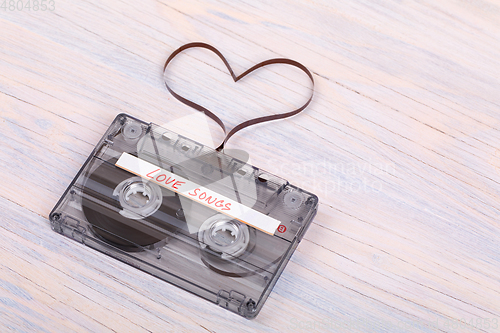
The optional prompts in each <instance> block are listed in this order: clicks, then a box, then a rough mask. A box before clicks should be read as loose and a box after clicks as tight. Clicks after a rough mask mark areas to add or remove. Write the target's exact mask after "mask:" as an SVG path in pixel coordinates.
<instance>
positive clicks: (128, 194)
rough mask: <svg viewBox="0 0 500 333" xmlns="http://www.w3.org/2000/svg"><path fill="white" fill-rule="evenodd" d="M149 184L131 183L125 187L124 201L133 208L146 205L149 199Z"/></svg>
mask: <svg viewBox="0 0 500 333" xmlns="http://www.w3.org/2000/svg"><path fill="white" fill-rule="evenodd" d="M148 187H149V186H144V184H143V183H132V184H130V185H129V186H127V187H126V188H125V201H126V202H127V203H128V204H129V205H130V206H131V207H134V208H141V207H144V206H146V205H147V204H148V203H149V201H150V200H151V191H150V189H149V188H148Z"/></svg>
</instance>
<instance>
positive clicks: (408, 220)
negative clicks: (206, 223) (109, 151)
mask: <svg viewBox="0 0 500 333" xmlns="http://www.w3.org/2000/svg"><path fill="white" fill-rule="evenodd" d="M1 2H2V0H0V3H1ZM17 2H18V1H16V3H17ZM23 2H24V4H26V2H27V0H23ZM47 4H48V3H47ZM52 4H53V5H55V10H54V11H48V10H47V11H41V10H39V11H33V10H31V11H28V10H27V9H26V8H24V9H23V10H18V9H15V10H9V1H7V3H6V8H0V115H1V116H0V142H1V149H0V177H1V180H0V190H1V191H0V209H1V211H2V213H1V215H0V251H1V252H0V253H1V260H0V326H1V331H2V332H5V331H16V332H87V331H90V332H170V331H176V332H207V331H208V332H289V331H290V332H295V331H296V332H311V331H320V332H330V331H331V332H342V331H345V332H500V322H499V321H500V224H499V219H498V218H499V209H500V200H499V199H500V196H499V189H500V184H499V183H500V150H499V148H500V147H499V138H500V131H499V128H500V126H499V124H500V112H499V109H500V84H499V79H498V78H499V77H500V65H499V59H500V23H499V22H500V3H499V2H498V1H497V2H496V3H495V2H493V1H490V0H440V1H432V0H416V1H410V0H393V1H391V0H378V1H370V0H363V1H357V0H356V1H351V0H345V1H337V0H334V1H330V0H323V1H316V0H315V1H306V0H304V1H284V0H277V1H258V0H252V1H250V0H245V1H230V0H213V1H196V0H173V1H166V0H160V1H157V0H144V1H131V0H128V1H119V0H108V1H97V0H89V1H74V0H73V1H69V0H65V1H62V0H55V1H54V2H52ZM12 8H14V7H12ZM192 41H203V42H207V43H210V44H213V45H215V46H216V47H217V48H219V50H220V51H221V52H223V53H224V54H225V56H226V57H227V59H228V61H229V62H230V64H231V65H232V66H233V68H234V70H235V72H236V73H241V72H242V71H243V70H244V69H246V68H248V67H250V66H251V65H253V64H255V63H257V62H259V61H262V60H266V59H269V58H274V57H288V58H292V59H294V60H297V61H300V62H302V63H303V64H304V65H305V66H307V67H308V68H309V69H310V70H311V71H312V72H314V79H315V81H316V93H315V97H314V101H313V103H312V104H311V106H310V107H309V108H308V109H307V110H306V112H304V113H303V114H301V115H298V116H296V117H294V118H291V119H289V120H285V121H280V122H274V123H270V124H265V125H259V126H257V127H255V128H254V129H252V130H245V131H243V132H241V134H239V135H236V136H235V137H234V138H233V139H231V140H230V141H229V144H228V148H238V149H243V150H246V151H248V152H249V153H250V154H251V159H252V163H253V164H254V165H256V166H259V167H261V168H263V169H266V170H268V171H271V172H273V173H275V174H277V175H279V176H281V177H283V178H287V179H289V180H290V181H291V182H292V183H294V184H296V185H298V186H301V187H303V188H305V189H308V190H310V191H313V192H316V193H317V194H318V196H319V197H320V202H321V204H320V208H319V213H318V215H317V217H316V219H315V221H314V223H313V224H312V226H311V228H310V229H309V231H308V233H307V234H306V236H305V238H304V240H303V241H302V243H301V244H300V246H299V248H298V250H297V252H296V253H295V254H294V255H293V257H292V259H291V261H290V263H289V264H288V266H287V268H286V269H285V271H284V273H283V275H282V276H281V278H280V280H279V282H278V283H277V285H276V287H275V289H274V291H273V292H272V294H271V296H270V298H269V299H268V301H267V303H266V305H265V306H264V308H263V310H262V312H261V314H260V315H259V316H258V317H257V318H256V319H255V320H253V321H248V320H245V319H243V318H240V317H238V316H236V315H234V314H232V313H230V312H228V311H226V310H224V309H222V308H219V307H217V306H215V305H213V304H211V303H209V302H206V301H204V300H202V299H199V298H197V297H195V296H193V295H191V294H189V293H187V292H184V291H182V290H180V289H178V288H176V287H174V286H171V285H169V284H167V283H165V282H162V281H160V280H158V279H155V278H153V277H151V276H148V275H147V274H144V273H141V272H139V271H137V270H136V269H134V268H132V267H129V266H127V265H125V264H122V263H120V262H117V261H115V260H113V259H111V258H108V257H107V256H105V255H102V254H100V253H97V252H95V251H93V250H91V249H90V248H87V247H84V246H82V245H80V244H77V243H76V242H74V241H71V240H69V239H66V238H64V237H62V236H60V235H58V234H56V233H54V232H53V231H51V229H50V226H49V222H48V220H47V216H48V213H49V212H50V210H51V209H52V207H53V206H54V205H55V203H56V202H57V200H58V199H59V197H60V196H61V195H62V193H63V191H64V190H65V188H66V187H67V186H68V184H69V183H70V181H71V180H72V178H73V177H74V176H75V174H76V172H77V171H78V169H79V168H80V166H81V165H82V163H83V162H84V161H85V159H86V157H87V156H88V154H89V153H90V152H91V150H92V148H93V147H94V145H95V144H96V143H97V141H98V140H99V138H100V137H101V135H102V134H103V133H104V131H105V130H106V128H107V127H108V126H109V124H110V122H111V121H112V120H113V118H114V117H115V116H116V114H118V113H120V112H126V113H129V114H131V115H134V116H136V117H139V118H141V119H143V120H146V121H152V122H154V123H157V124H170V123H172V122H175V121H181V122H182V120H183V119H184V120H185V119H190V118H189V117H187V116H190V115H193V114H194V113H195V112H194V111H193V110H191V109H189V108H188V107H186V106H185V105H183V104H181V103H179V102H178V101H177V100H175V99H174V98H172V97H171V96H170V95H169V93H168V91H166V89H165V87H164V85H163V76H162V70H161V67H162V65H163V63H164V61H165V60H166V58H167V57H168V55H169V54H170V53H171V52H172V51H173V50H175V49H176V48H177V47H179V46H180V45H182V44H184V43H188V42H192ZM172 69H173V72H174V73H172V77H171V79H172V84H173V86H175V88H176V89H178V91H179V92H182V93H183V94H185V95H186V96H188V97H189V98H191V99H193V100H195V101H197V102H199V103H201V104H203V105H205V106H207V107H209V108H210V109H211V110H213V111H214V112H216V113H217V114H219V115H220V116H221V118H222V119H223V120H224V121H225V122H226V123H227V125H228V127H229V128H232V127H233V126H235V125H236V124H237V123H239V122H241V121H243V120H245V119H249V118H250V117H254V116H258V115H264V114H269V113H275V112H284V111H286V110H288V109H290V108H292V107H293V106H298V105H300V104H301V103H302V102H303V101H304V100H305V98H306V97H307V93H308V91H309V90H308V89H309V82H308V80H307V77H305V76H304V75H303V74H300V73H298V72H297V71H295V70H294V69H292V68H289V67H288V66H271V67H269V69H268V70H267V69H265V70H261V71H259V72H257V73H255V75H253V76H251V77H248V79H245V80H243V81H242V82H240V83H238V84H234V83H233V82H232V81H231V79H230V77H229V76H228V74H227V72H226V71H225V69H224V67H223V66H222V64H221V63H220V61H218V60H217V58H216V57H214V56H213V55H211V54H210V53H209V52H205V51H203V50H192V51H190V52H188V53H186V54H184V55H182V57H180V58H179V59H176V60H175V64H173V67H172ZM186 117H187V118H186ZM197 119H199V118H197ZM195 123H196V122H194V123H192V126H188V128H184V129H185V130H191V131H192V132H193V131H194V132H196V133H197V134H200V133H202V132H201V131H202V130H201V128H202V123H203V121H202V122H199V123H196V124H195ZM193 124H194V125H193ZM209 124H210V127H209V128H210V133H211V135H212V136H213V140H214V141H215V142H218V141H220V140H221V138H222V134H221V131H220V130H219V129H218V128H217V127H216V126H213V124H212V123H209ZM198 126H200V127H199V128H200V129H199V130H198ZM181 127H182V126H181ZM181 130H182V128H181ZM206 139H207V140H208V139H209V138H208V136H207V137H206ZM459 320H462V322H466V323H467V325H464V324H461V325H459V324H458V321H459Z"/></svg>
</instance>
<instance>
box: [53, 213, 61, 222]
mask: <svg viewBox="0 0 500 333" xmlns="http://www.w3.org/2000/svg"><path fill="white" fill-rule="evenodd" d="M52 219H53V220H54V221H59V220H60V219H61V214H59V213H54V214H52Z"/></svg>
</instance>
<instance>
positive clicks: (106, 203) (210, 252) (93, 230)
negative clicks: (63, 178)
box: [50, 114, 318, 318]
mask: <svg viewBox="0 0 500 333" xmlns="http://www.w3.org/2000/svg"><path fill="white" fill-rule="evenodd" d="M317 208H318V198H317V197H316V196H315V195H314V194H312V193H309V192H307V191H304V190H302V189H300V188H298V187H296V186H294V185H292V184H290V183H288V182H287V181H286V180H284V179H281V178H279V177H277V176H274V175H273V174H271V173H268V172H265V171H263V170H260V169H258V168H256V167H254V166H252V165H250V164H248V163H247V162H245V161H243V160H240V159H237V158H234V157H231V156H229V155H227V154H224V153H223V152H220V151H217V150H214V149H212V148H210V147H207V146H205V145H202V144H200V143H198V142H196V141H194V140H191V139H189V138H187V137H184V136H182V135H179V134H177V133H174V132H172V131H170V130H168V129H166V128H163V127H161V126H158V125H155V124H151V123H146V122H144V121H141V120H139V119H136V118H134V117H131V116H129V115H126V114H120V115H118V116H117V117H116V118H115V120H114V121H113V123H112V124H111V126H110V127H109V129H108V130H107V131H106V133H105V134H104V136H103V137H102V139H101V140H100V141H99V143H98V144H97V146H96V147H95V148H94V150H93V152H92V153H91V155H90V156H89V158H88V159H87V161H86V162H85V164H84V165H83V166H82V168H81V169H80V171H79V172H78V174H77V176H76V177H75V178H74V180H73V181H72V183H71V184H70V186H69V187H68V189H67V190H66V191H65V193H64V194H63V196H62V197H61V199H60V200H59V202H58V203H57V204H56V206H55V208H54V209H53V211H52V212H51V213H50V222H51V226H52V228H53V230H54V231H56V232H58V233H60V234H62V235H64V236H67V237H69V238H72V239H74V240H75V241H78V242H81V243H83V244H85V245H87V246H89V247H91V248H94V249H96V250H98V251H101V252H103V253H105V254H107V255H109V256H111V257H114V258H116V259H118V260H121V261H122V262H124V263H127V264H129V265H132V266H134V267H136V268H138V269H140V270H143V271H145V272H147V273H150V274H152V275H154V276H156V277H158V278H160V279H162V280H165V281H167V282H170V283H172V284H174V285H176V286H178V287H180V288H182V289H185V290H187V291H190V292H192V293H194V294H196V295H199V296H200V297H203V298H205V299H207V300H209V301H211V302H213V303H216V304H218V305H220V306H222V307H224V308H226V309H228V310H231V311H233V312H235V313H237V314H239V315H241V316H243V317H246V318H253V317H255V316H256V315H257V314H258V313H259V311H260V310H261V308H262V306H263V304H264V302H265V300H266V299H267V297H268V296H269V294H270V292H271V290H272V288H273V286H274V285H275V284H276V281H277V280H278V278H279V276H280V274H281V272H282V271H283V269H284V268H285V266H286V264H287V262H288V260H289V259H290V257H291V255H292V253H293V252H294V250H295V249H296V247H297V245H298V244H299V242H300V241H301V239H302V237H303V236H304V233H305V232H306V230H307V228H308V227H309V225H310V224H311V222H312V220H313V218H314V216H315V214H316V211H317Z"/></svg>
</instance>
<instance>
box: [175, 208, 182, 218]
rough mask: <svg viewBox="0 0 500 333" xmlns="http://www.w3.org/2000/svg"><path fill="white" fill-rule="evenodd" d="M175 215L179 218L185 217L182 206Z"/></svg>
mask: <svg viewBox="0 0 500 333" xmlns="http://www.w3.org/2000/svg"><path fill="white" fill-rule="evenodd" d="M175 215H176V216H177V218H178V219H183V218H184V210H183V209H182V208H179V209H178V210H177V212H175Z"/></svg>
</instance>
